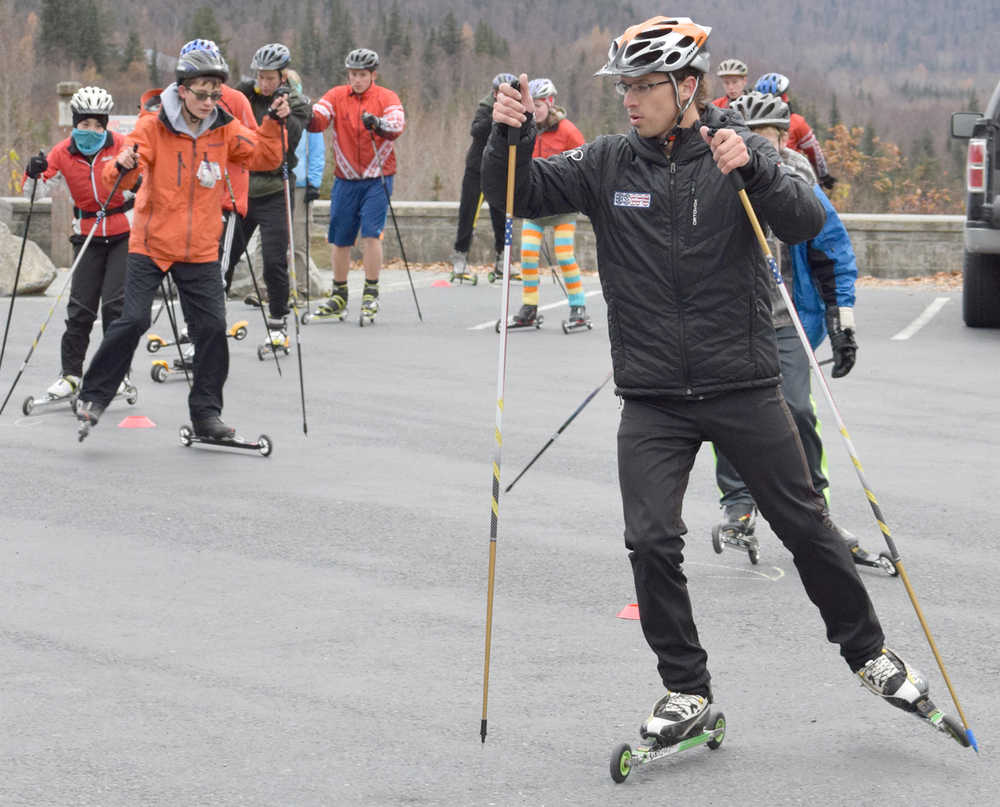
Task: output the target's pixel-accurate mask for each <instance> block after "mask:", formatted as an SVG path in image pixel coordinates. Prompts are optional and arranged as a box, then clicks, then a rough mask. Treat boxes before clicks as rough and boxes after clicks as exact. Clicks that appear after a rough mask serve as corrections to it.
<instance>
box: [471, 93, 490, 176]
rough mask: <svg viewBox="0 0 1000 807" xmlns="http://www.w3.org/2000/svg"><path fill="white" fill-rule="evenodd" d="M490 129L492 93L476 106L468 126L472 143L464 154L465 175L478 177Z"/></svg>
mask: <svg viewBox="0 0 1000 807" xmlns="http://www.w3.org/2000/svg"><path fill="white" fill-rule="evenodd" d="M492 128H493V93H492V92H491V93H490V94H489V95H487V96H485V97H484V98H482V99H481V100H480V101H479V103H478V104H477V105H476V114H475V116H474V117H473V118H472V124H471V125H470V126H469V134H470V135H472V143H470V144H469V150H468V151H467V152H465V173H466V174H467V175H469V176H474V177H478V176H479V171H480V167H481V165H482V162H483V149H484V148H486V141H487V140H488V139H489V136H490V130H491V129H492Z"/></svg>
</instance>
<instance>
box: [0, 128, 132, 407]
mask: <svg viewBox="0 0 1000 807" xmlns="http://www.w3.org/2000/svg"><path fill="white" fill-rule="evenodd" d="M132 150H133V152H137V151H138V150H139V147H138V146H133V147H132ZM125 173H126V172H124V171H122V170H121V169H120V168H119V170H118V178H117V179H116V180H115V184H114V187H112V188H111V193H109V194H108V198H107V199H106V200H105V201H104V204H103V205H101V209H100V210H98V211H97V216H96V217H95V218H94V226H93V227H91V228H90V232H89V233H87V237H86V239H84V242H83V243H82V244H81V245H80V251H79V252H77V253H76V258H75V259H74V261H73V265H72V266H71V267H70V268H69V272H67V273H66V280H65V281H64V282H63V286H62V288H61V289H60V290H59V295H58V296H57V297H56V299H55V300H54V301H53V302H52V305H51V306H50V307H49V313H48V314H47V315H46V317H45V321H44V322H43V323H42V327H41V328H39V329H38V333H37V334H36V335H35V341H33V342H32V343H31V347H30V348H28V355H27V356H25V357H24V361H23V362H22V363H21V369H20V370H18V371H17V375H16V376H15V377H14V382H13V383H12V384H11V385H10V389H9V390H7V397H6V398H4V399H3V403H2V404H0V415H2V414H3V410H4V409H6V408H7V402H8V401H9V400H10V396H11V395H13V394H14V388H15V387H17V382H18V381H20V380H21V376H22V375H23V374H24V370H25V368H26V367H27V366H28V362H29V361H31V357H32V355H33V354H34V352H35V348H36V347H38V342H39V341H40V340H41V338H42V334H44V333H45V328H46V327H47V326H48V324H49V320H51V319H52V315H53V314H54V313H55V310H56V308H57V307H58V306H59V302H60V301H61V300H62V297H63V295H64V294H65V293H66V289H68V288H69V284H70V281H71V280H72V279H73V273H74V272H75V271H76V267H77V266H79V265H80V259H81V258H82V257H83V255H84V253H85V252H86V251H87V247H88V246H90V241H91V239H92V238H93V237H94V233H95V232H97V229H98V227H99V226H100V224H101V222H102V221H104V218H105V216H107V209H108V205H109V204H110V203H111V199H112V198H113V197H114V195H115V194H116V193H117V192H118V186H119V185H121V183H122V177H124V176H125ZM25 233H27V228H25ZM11 302H13V300H12V301H11ZM7 324H8V325H9V324H10V321H9V320H8V323H7Z"/></svg>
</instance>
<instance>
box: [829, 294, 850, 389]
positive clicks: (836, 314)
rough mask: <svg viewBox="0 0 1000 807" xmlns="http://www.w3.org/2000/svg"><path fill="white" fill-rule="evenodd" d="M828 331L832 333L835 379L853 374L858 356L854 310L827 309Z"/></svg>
mask: <svg viewBox="0 0 1000 807" xmlns="http://www.w3.org/2000/svg"><path fill="white" fill-rule="evenodd" d="M826 329H827V330H828V331H829V332H830V347H832V348H833V377H834V378H842V377H844V376H845V375H847V374H848V373H849V372H851V368H852V367H854V361H855V359H856V358H857V355H858V343H857V342H855V341H854V309H853V308H828V309H826Z"/></svg>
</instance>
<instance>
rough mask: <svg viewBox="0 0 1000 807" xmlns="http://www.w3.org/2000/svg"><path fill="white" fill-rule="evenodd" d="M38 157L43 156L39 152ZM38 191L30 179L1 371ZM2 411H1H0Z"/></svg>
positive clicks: (0, 350)
mask: <svg viewBox="0 0 1000 807" xmlns="http://www.w3.org/2000/svg"><path fill="white" fill-rule="evenodd" d="M38 155H39V156H40V157H44V156H45V155H44V154H43V153H42V152H41V151H39V152H38ZM37 190H38V177H32V179H31V199H29V200H28V215H27V216H26V217H25V219H24V236H23V237H22V238H21V254H20V255H18V256H17V270H16V271H15V272H14V288H12V289H11V290H10V306H9V307H8V308H7V324H6V325H4V328H3V346H2V347H0V369H3V357H4V354H5V353H6V352H7V334H8V333H9V332H10V320H11V317H13V316H14V300H15V299H16V298H17V284H18V283H19V282H20V281H21V263H22V262H23V261H24V248H25V247H26V246H27V245H28V228H29V227H30V226H31V211H33V210H34V209H35V191H37ZM0 411H2V410H0Z"/></svg>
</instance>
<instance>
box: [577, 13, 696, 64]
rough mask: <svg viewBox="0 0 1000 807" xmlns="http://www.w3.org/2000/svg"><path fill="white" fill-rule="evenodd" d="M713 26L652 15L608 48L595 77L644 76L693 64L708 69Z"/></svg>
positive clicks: (626, 31) (679, 18)
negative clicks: (606, 57)
mask: <svg viewBox="0 0 1000 807" xmlns="http://www.w3.org/2000/svg"><path fill="white" fill-rule="evenodd" d="M711 32H712V29H711V28H706V27H705V26H703V25H698V24H697V23H694V22H691V20H690V18H688V17H651V18H650V19H648V20H646V21H645V22H640V23H639V24H638V25H633V26H632V27H631V28H627V29H626V30H625V33H623V34H622V35H621V36H620V37H618V38H617V39H613V40H612V41H611V47H610V48H608V63H607V64H606V65H604V67H602V68H601V69H600V70H598V71H597V72H596V73H595V74H594V75H595V76H633V77H634V76H644V75H646V74H647V73H670V72H673V71H674V70H681V69H683V68H685V67H692V68H694V69H695V70H700V71H701V72H702V73H705V72H707V71H708V60H709V56H708V51H707V50H704V47H705V43H706V42H707V41H708V35H709V34H710V33H711Z"/></svg>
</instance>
